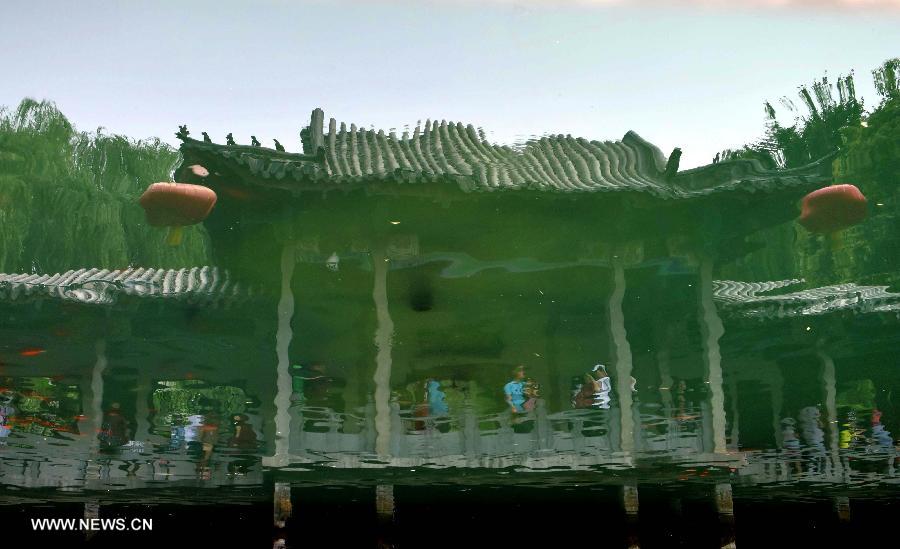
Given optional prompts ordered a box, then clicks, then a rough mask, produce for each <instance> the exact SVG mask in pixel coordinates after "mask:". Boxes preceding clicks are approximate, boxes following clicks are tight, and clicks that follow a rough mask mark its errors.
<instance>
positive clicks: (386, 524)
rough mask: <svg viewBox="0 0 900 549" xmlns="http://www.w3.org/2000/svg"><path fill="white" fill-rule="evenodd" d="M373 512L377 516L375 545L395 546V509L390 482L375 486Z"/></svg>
mask: <svg viewBox="0 0 900 549" xmlns="http://www.w3.org/2000/svg"><path fill="white" fill-rule="evenodd" d="M375 513H376V515H377V516H378V543H377V547H378V548H379V549H388V548H393V547H396V546H397V543H396V540H395V538H396V532H395V530H396V528H395V526H396V525H395V518H396V515H395V513H396V511H395V507H394V486H393V485H392V484H379V485H377V486H376V487H375Z"/></svg>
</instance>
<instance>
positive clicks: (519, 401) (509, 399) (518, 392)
mask: <svg viewBox="0 0 900 549" xmlns="http://www.w3.org/2000/svg"><path fill="white" fill-rule="evenodd" d="M512 375H513V379H512V381H510V382H509V383H507V384H506V385H504V386H503V392H504V394H506V403H507V404H509V407H510V410H512V412H513V413H514V414H520V413H523V412H525V409H524V408H523V407H522V405H523V404H525V366H522V365H519V366H516V368H515V369H514V370H513V372H512Z"/></svg>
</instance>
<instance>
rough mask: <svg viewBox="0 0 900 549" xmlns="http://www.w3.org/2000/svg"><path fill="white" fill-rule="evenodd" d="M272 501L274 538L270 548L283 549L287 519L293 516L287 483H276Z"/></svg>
mask: <svg viewBox="0 0 900 549" xmlns="http://www.w3.org/2000/svg"><path fill="white" fill-rule="evenodd" d="M273 500H274V501H273V509H272V511H273V514H272V519H273V523H274V525H275V536H274V542H273V544H272V547H273V549H283V548H285V547H287V534H286V533H285V531H284V528H285V526H287V521H288V519H290V518H291V515H293V514H294V508H293V504H292V503H291V485H290V484H289V483H287V482H276V483H275V492H274V498H273Z"/></svg>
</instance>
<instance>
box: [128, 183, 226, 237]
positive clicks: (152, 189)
mask: <svg viewBox="0 0 900 549" xmlns="http://www.w3.org/2000/svg"><path fill="white" fill-rule="evenodd" d="M140 204H141V207H142V208H144V212H145V213H146V215H147V223H148V224H150V225H151V226H153V227H168V228H169V233H168V235H167V236H166V243H167V244H168V245H169V246H178V245H180V244H181V240H182V237H183V236H184V227H185V226H187V225H196V224H197V223H200V222H202V221H203V220H204V219H206V218H207V216H209V213H210V212H211V211H212V209H213V206H215V204H216V193H215V192H214V191H213V190H212V189H210V188H209V187H204V186H203V185H191V184H188V183H154V184H152V185H150V186H149V187H147V190H146V191H144V194H143V195H141V199H140Z"/></svg>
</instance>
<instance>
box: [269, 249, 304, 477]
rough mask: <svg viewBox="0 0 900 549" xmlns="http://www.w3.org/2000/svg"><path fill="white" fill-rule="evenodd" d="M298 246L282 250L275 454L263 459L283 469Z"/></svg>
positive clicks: (287, 446) (288, 431)
mask: <svg viewBox="0 0 900 549" xmlns="http://www.w3.org/2000/svg"><path fill="white" fill-rule="evenodd" d="M295 248H296V247H295V245H294V242H293V241H288V242H285V244H284V247H283V248H282V250H281V297H280V298H279V300H278V331H277V332H276V333H275V356H276V359H277V366H276V372H277V382H276V392H275V455H274V456H272V457H271V458H265V459H263V465H265V466H268V467H281V466H284V465H287V464H288V463H289V462H290V457H289V455H288V453H289V449H290V437H291V413H290V408H291V392H292V386H291V374H290V367H291V362H290V356H289V354H288V350H289V349H290V346H291V340H292V339H293V338H294V330H293V328H292V327H291V320H293V318H294V292H293V290H291V279H293V277H294V266H295V265H296V260H295V257H294V255H295Z"/></svg>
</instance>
